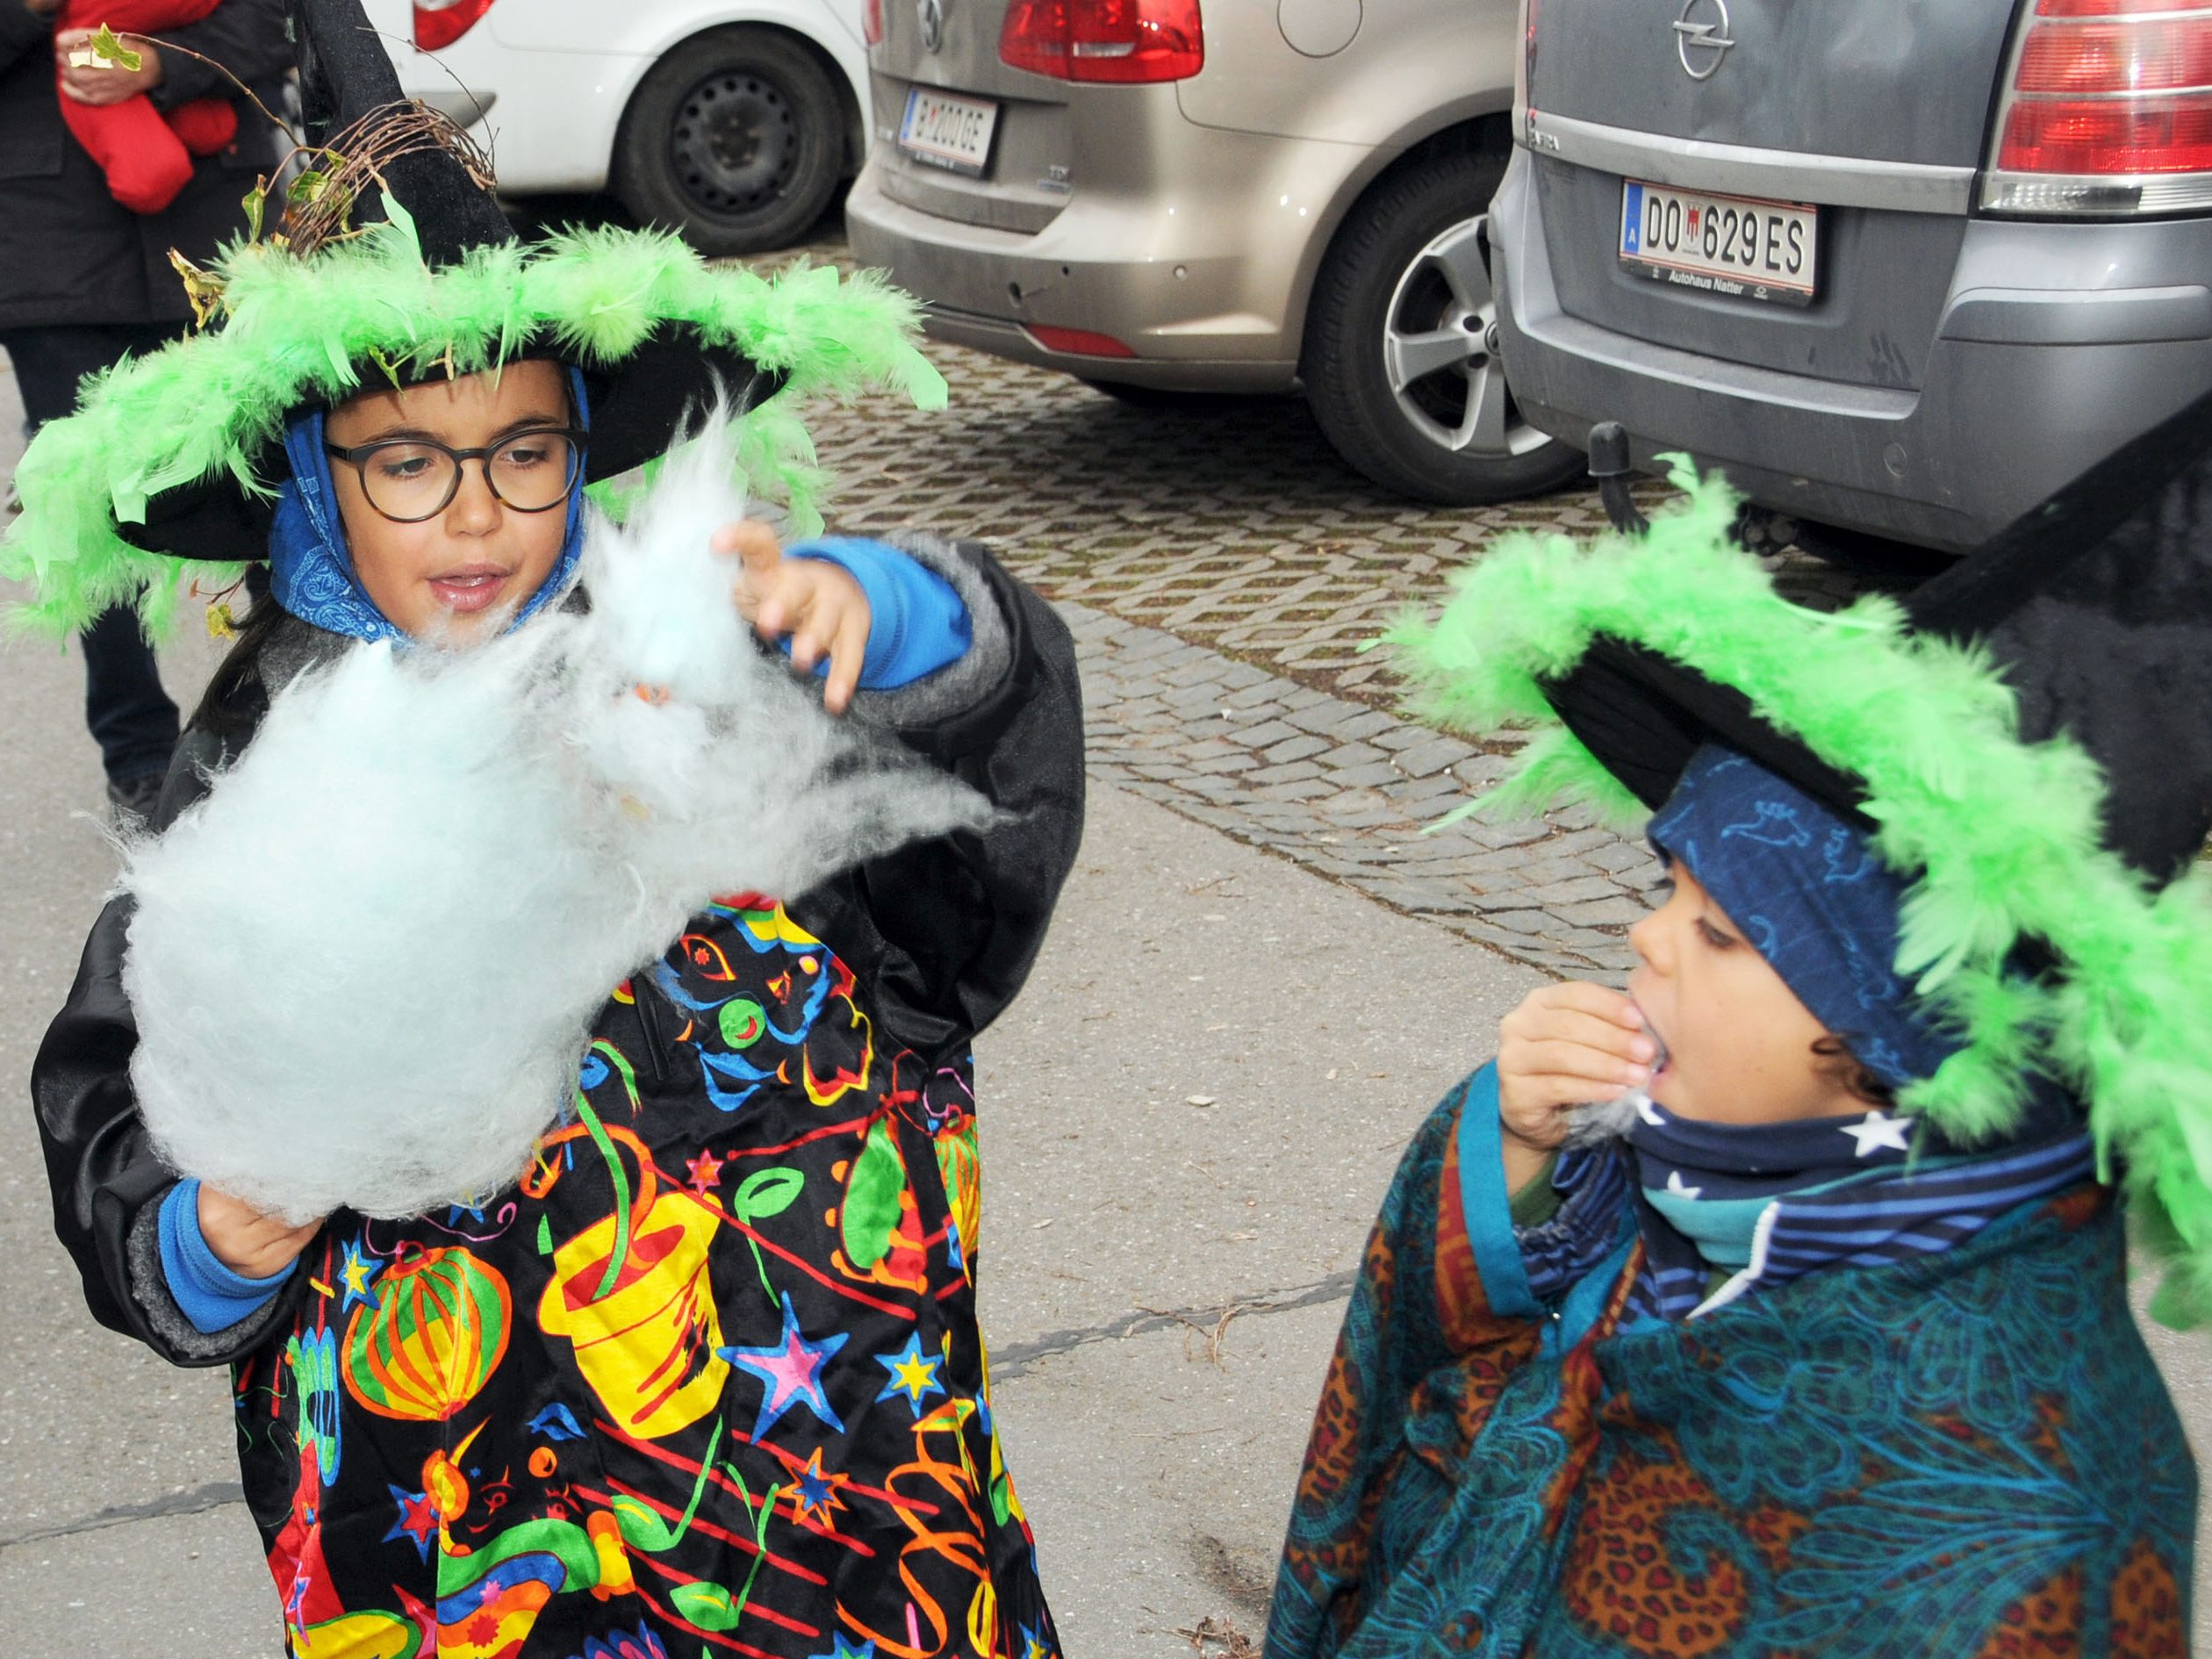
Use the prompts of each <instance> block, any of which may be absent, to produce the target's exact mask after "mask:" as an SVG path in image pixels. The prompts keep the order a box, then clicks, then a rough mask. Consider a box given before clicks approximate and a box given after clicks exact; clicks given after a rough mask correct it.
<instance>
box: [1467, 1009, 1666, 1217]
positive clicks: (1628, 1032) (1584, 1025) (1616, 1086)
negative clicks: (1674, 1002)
mask: <svg viewBox="0 0 2212 1659" xmlns="http://www.w3.org/2000/svg"><path fill="white" fill-rule="evenodd" d="M1658 1052H1659V1048H1658V1045H1657V1044H1655V1042H1653V1041H1652V1039H1651V1037H1650V1034H1649V1033H1648V1032H1647V1031H1645V1030H1644V1019H1643V1013H1642V1010H1641V1009H1638V1008H1637V1006H1636V1005H1635V1004H1634V1002H1630V1001H1629V1000H1628V998H1627V997H1626V996H1623V995H1621V994H1620V992H1619V991H1614V990H1609V989H1607V988H1605V986H1602V985H1585V984H1581V983H1578V982H1576V981H1574V980H1569V981H1568V982H1567V983H1565V984H1563V985H1547V986H1545V987H1544V988H1542V989H1541V990H1536V991H1532V992H1530V993H1529V994H1528V995H1527V997H1526V998H1525V999H1524V1000H1523V1001H1522V1002H1521V1005H1520V1006H1519V1008H1517V1009H1514V1010H1513V1011H1512V1013H1511V1014H1508V1015H1507V1016H1505V1018H1504V1019H1503V1020H1501V1021H1499V1022H1498V1026H1497V1116H1498V1121H1499V1123H1500V1124H1501V1126H1502V1127H1503V1128H1504V1130H1505V1188H1506V1190H1507V1191H1508V1192H1518V1191H1519V1190H1520V1189H1521V1188H1523V1187H1524V1186H1526V1185H1527V1183H1528V1181H1530V1180H1531V1179H1532V1178H1533V1176H1534V1175H1535V1174H1536V1173H1537V1172H1538V1171H1539V1170H1540V1169H1541V1168H1542V1167H1543V1162H1544V1158H1545V1156H1546V1154H1548V1153H1550V1152H1551V1151H1552V1150H1553V1149H1554V1148H1555V1147H1556V1146H1558V1145H1559V1144H1560V1142H1561V1141H1562V1140H1564V1139H1565V1138H1567V1119H1566V1117H1565V1109H1566V1108H1567V1107H1569V1106H1580V1105H1583V1104H1585V1103H1586V1102H1591V1101H1598V1100H1611V1099H1612V1098H1613V1096H1615V1095H1620V1094H1624V1093H1626V1092H1627V1090H1629V1089H1632V1088H1642V1087H1643V1086H1644V1085H1646V1084H1647V1083H1648V1082H1650V1081H1651V1062H1652V1061H1653V1060H1654V1059H1656V1058H1657V1056H1658Z"/></svg>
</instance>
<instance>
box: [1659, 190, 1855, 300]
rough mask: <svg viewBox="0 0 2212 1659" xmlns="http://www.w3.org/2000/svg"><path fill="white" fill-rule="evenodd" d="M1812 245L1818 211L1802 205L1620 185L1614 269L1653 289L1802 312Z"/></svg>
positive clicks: (1808, 294)
mask: <svg viewBox="0 0 2212 1659" xmlns="http://www.w3.org/2000/svg"><path fill="white" fill-rule="evenodd" d="M1819 245H1820V210H1819V209H1818V208H1815V207H1811V206H1808V205H1806V204H1805V203H1802V202H1766V201H1760V200H1757V199H1756V198H1754V197H1748V196H1719V195H1714V194H1713V193H1711V192H1709V191H1705V190H1669V189H1667V188H1665V187H1664V186H1663V185H1658V184H1645V183H1640V182H1639V181H1637V180H1635V179H1627V180H1625V181H1623V183H1622V184H1621V190H1620V260H1621V262H1622V263H1623V264H1625V265H1627V266H1630V267H1632V268H1634V269H1637V270H1640V271H1642V272H1643V273H1645V274H1646V275H1647V276H1649V277H1655V278H1657V279H1658V280H1659V281H1661V282H1669V283H1676V284H1680V285H1682V286H1684V287H1686V288H1701V289H1704V290H1705V291H1707V292H1708V293H1716V294H1734V295H1737V296H1739V297H1741V298H1746V299H1764V300H1772V301H1778V302H1779V303H1781V304H1783V305H1806V304H1808V303H1810V302H1811V300H1812V298H1813V270H1814V267H1815V255H1816V253H1817V252H1818V249H1819Z"/></svg>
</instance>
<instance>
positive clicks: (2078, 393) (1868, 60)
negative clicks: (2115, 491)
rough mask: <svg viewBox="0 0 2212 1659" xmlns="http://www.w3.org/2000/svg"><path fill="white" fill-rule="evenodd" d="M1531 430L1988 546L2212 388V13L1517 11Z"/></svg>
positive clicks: (2005, 2) (1859, 528)
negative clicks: (1593, 432)
mask: <svg viewBox="0 0 2212 1659" xmlns="http://www.w3.org/2000/svg"><path fill="white" fill-rule="evenodd" d="M1519 38H1520V39H1521V40H1522V42H1523V43H1524V46H1525V53H1524V55H1523V61H1522V63H1521V68H1520V77H1519V88H1518V91H1517V97H1516V100H1515V138H1516V144H1517V147H1516V149H1515V152H1514V155H1513V159H1512V166H1511V168H1510V169H1508V170H1507V173H1506V176H1505V183H1504V185H1503V187H1502V188H1501V189H1500V190H1499V191H1498V193H1497V199H1496V201H1495V203H1494V204H1493V205H1492V207H1491V216H1490V241H1491V245H1492V248H1493V253H1494V258H1495V264H1496V271H1497V277H1498V283H1499V287H1500V290H1501V292H1502V298H1503V304H1502V307H1501V312H1500V321H1501V323H1502V325H1503V333H1504V348H1505V361H1506V362H1507V363H1509V364H1510V365H1511V366H1512V375H1513V385H1514V390H1515V391H1516V393H1517V395H1518V397H1519V403H1520V406H1521V407H1522V408H1523V409H1524V410H1525V411H1526V412H1527V413H1528V414H1529V416H1530V418H1531V419H1533V420H1534V421H1535V422H1536V424H1537V425H1538V426H1540V427H1543V428H1544V429H1545V430H1547V431H1548V432H1551V433H1554V434H1556V435H1561V436H1563V437H1565V438H1568V439H1569V440H1571V441H1573V442H1577V443H1583V442H1587V440H1588V437H1589V434H1590V429H1591V425H1592V424H1593V423H1594V422H1598V421H1607V420H1611V421H1618V422H1620V423H1621V424H1622V425H1623V426H1624V427H1627V433H1628V435H1629V441H1630V443H1629V447H1630V451H1631V454H1632V456H1634V459H1635V460H1636V461H1637V462H1638V463H1640V464H1643V465H1647V466H1648V465H1649V464H1650V462H1651V457H1652V456H1654V455H1655V454H1656V453H1660V452H1664V451H1667V450H1674V449H1679V450H1687V451H1689V452H1690V453H1691V454H1692V455H1693V456H1696V457H1697V458H1698V459H1699V461H1700V462H1703V463H1717V464H1718V465H1720V467H1721V468H1722V469H1723V470H1725V471H1726V472H1727V474H1728V476H1729V477H1730V478H1732V479H1733V480H1734V482H1735V483H1736V484H1737V485H1739V486H1740V487H1741V488H1742V489H1743V490H1745V491H1746V492H1748V493H1749V495H1750V496H1751V497H1752V499H1754V500H1755V501H1756V502H1758V503H1761V504H1763V505H1764V506H1767V507H1769V508H1770V509H1773V510H1776V511H1778V512H1780V513H1783V514H1788V515H1790V516H1791V517H1792V518H1795V519H1798V520H1799V521H1806V523H1807V525H1808V531H1807V537H1808V540H1809V542H1811V543H1813V544H1817V543H1818V542H1820V541H1821V539H1822V537H1823V535H1826V534H1828V532H1826V531H1824V529H1823V527H1840V528H1842V530H1843V531H1844V532H1845V533H1846V535H1847V540H1848V537H1849V535H1876V536H1881V537H1890V538H1895V539H1897V540H1900V541H1904V542H1913V543H1917V544H1918V545H1920V546H1921V547H1927V548H1935V549H1943V550H1945V551H1957V550H1963V549H1967V548H1970V547H1971V546H1973V545H1974V544H1976V543H1977V542H1980V541H1982V540H1984V539H1985V538H1986V537H1987V536H1988V535H1991V534H1992V533H1993V532H1994V531H1995V530H1997V529H1998V528H2000V527H2001V526H2002V525H2004V524H2006V523H2007V522H2008V521H2011V520H2012V519H2013V518H2014V517H2015V516H2017V515H2018V514H2021V513H2022V512H2024V511H2026V510H2027V509H2028V508H2029V507H2031V506H2034V505H2035V504H2036V502H2037V501H2038V500H2040V499H2042V498H2043V497H2044V496H2046V495H2048V494H2050V492H2051V491H2053V490H2055V489H2057V488H2058V486H2059V485H2061V484H2063V483H2064V482H2065V480H2066V479H2068V478H2072V477H2074V476H2075V475H2077V474H2078V473H2079V472H2081V471H2082V470H2085V469H2086V468H2087V467H2088V466H2090V465H2091V464H2093V463H2094V462H2096V461H2097V460H2099V459H2101V457H2102V456H2105V455H2107V454H2108V453H2109V452H2110V451H2111V450H2112V449H2115V448H2117V447H2118V446H2119V445H2120V444H2121V443H2122V442H2126V441H2127V440H2128V439H2129V438H2132V437H2134V436H2135V435H2137V434H2139V433H2141V432H2143V431H2144V430H2145V429H2147V428H2149V427H2152V426H2155V425H2156V424H2157V423H2158V421H2159V420H2163V419H2164V418H2165V416H2167V415H2169V414H2171V413H2173V412H2174V411H2175V410H2177V409H2179V408H2180V406H2182V405H2183V404H2185V403H2187V402H2188V401H2189V400H2190V399H2192V398H2194V397H2195V396H2197V395H2198V394H2199V393H2201V391H2203V390H2204V389H2205V388H2206V387H2207V386H2208V385H2212V287H2208V285H2207V284H2208V282H2212V0H2124V4H2123V3H2122V0H2018V3H2017V4H2015V3H2014V0H1943V4H1928V0H1664V4H1659V5H1654V4H1651V0H1571V4H1569V0H1526V4H1524V6H1523V15H1522V30H1521V33H1520V37H1519Z"/></svg>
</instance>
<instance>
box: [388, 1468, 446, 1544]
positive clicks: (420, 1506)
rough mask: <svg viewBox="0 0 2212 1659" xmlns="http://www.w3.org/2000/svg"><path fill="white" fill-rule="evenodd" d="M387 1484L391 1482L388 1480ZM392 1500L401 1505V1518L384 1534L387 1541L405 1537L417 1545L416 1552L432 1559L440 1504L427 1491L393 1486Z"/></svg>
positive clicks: (389, 1484)
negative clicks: (432, 1500) (432, 1543)
mask: <svg viewBox="0 0 2212 1659" xmlns="http://www.w3.org/2000/svg"><path fill="white" fill-rule="evenodd" d="M384 1484H385V1485H387V1486H391V1482H389V1481H386V1482H385V1483H384ZM391 1501H392V1502H393V1503H394V1504H396V1505H399V1519H398V1520H396V1521H394V1522H392V1524H391V1531H390V1532H388V1533H385V1534H384V1540H385V1541H386V1542H390V1541H391V1540H392V1539H395V1538H404V1539H406V1541H408V1542H409V1543H411V1544H413V1546H414V1547H415V1553H416V1554H417V1555H420V1556H421V1557H422V1559H423V1560H425V1561H428V1560H429V1559H430V1541H431V1540H432V1539H434V1538H435V1537H436V1536H437V1535H438V1506H437V1505H435V1504H434V1503H432V1502H431V1501H430V1495H429V1494H428V1493H427V1492H410V1491H407V1490H405V1489H404V1488H401V1487H398V1486H392V1487H391Z"/></svg>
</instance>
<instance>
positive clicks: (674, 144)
mask: <svg viewBox="0 0 2212 1659" xmlns="http://www.w3.org/2000/svg"><path fill="white" fill-rule="evenodd" d="M668 155H669V160H670V161H671V162H672V163H673V164H674V169H675V176H676V182H677V185H678V187H679V189H680V190H682V191H683V192H684V195H685V196H686V197H687V198H688V199H689V200H690V201H692V202H693V204H695V205H697V206H698V207H700V209H701V210H702V211H704V212H707V213H709V214H711V215H713V216H715V217H716V218H720V219H736V218H741V217H743V216H745V215H747V214H752V213H758V212H760V211H761V210H762V209H763V208H765V207H768V206H771V205H773V204H774V202H775V200H776V198H777V197H779V196H780V195H781V194H782V193H783V190H784V189H785V187H786V185H788V184H789V183H790V182H791V178H792V175H793V174H794V172H796V171H797V170H798V165H799V120H798V114H797V111H794V109H793V108H792V104H791V100H790V98H789V97H786V95H785V92H784V90H783V88H782V87H780V86H779V85H778V84H777V83H775V82H774V81H773V80H772V79H770V78H769V77H768V76H766V75H762V74H760V73H759V72H758V71H757V70H752V69H720V70H717V71H715V73H714V74H712V75H706V76H704V77H702V78H701V79H700V81H698V82H697V83H694V84H693V86H692V88H691V90H688V91H687V92H686V93H685V94H684V96H683V97H682V98H680V99H679V100H678V102H677V105H676V114H675V117H674V118H673V119H672V120H671V121H670V123H669V128H668Z"/></svg>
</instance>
